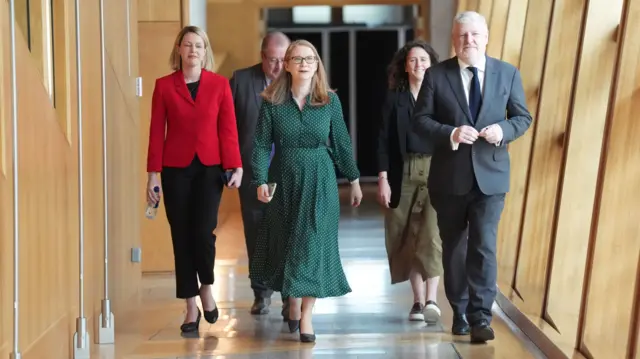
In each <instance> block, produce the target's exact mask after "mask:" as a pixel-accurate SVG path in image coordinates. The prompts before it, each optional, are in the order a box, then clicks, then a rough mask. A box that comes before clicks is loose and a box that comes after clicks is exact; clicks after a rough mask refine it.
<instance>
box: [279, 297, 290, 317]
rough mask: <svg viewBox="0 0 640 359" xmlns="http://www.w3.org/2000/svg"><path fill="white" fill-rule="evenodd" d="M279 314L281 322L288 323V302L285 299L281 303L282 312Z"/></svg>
mask: <svg viewBox="0 0 640 359" xmlns="http://www.w3.org/2000/svg"><path fill="white" fill-rule="evenodd" d="M280 314H282V321H283V322H288V321H289V301H288V300H287V299H285V302H284V303H282V311H281V312H280Z"/></svg>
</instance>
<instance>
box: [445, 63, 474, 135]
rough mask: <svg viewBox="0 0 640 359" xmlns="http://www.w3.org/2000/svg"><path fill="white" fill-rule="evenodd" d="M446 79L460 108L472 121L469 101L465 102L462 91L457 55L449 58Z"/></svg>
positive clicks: (471, 121) (465, 97) (465, 98)
mask: <svg viewBox="0 0 640 359" xmlns="http://www.w3.org/2000/svg"><path fill="white" fill-rule="evenodd" d="M447 79H448V80H449V85H451V89H452V90H453V94H454V95H455V96H456V99H457V100H458V104H459V105H460V109H462V112H464V114H465V115H466V116H467V119H468V120H469V122H470V123H473V120H472V118H471V112H469V103H468V102H467V96H466V95H465V93H464V87H462V78H461V77H460V66H459V65H458V58H457V57H454V58H452V59H451V63H450V65H449V69H448V71H447Z"/></svg>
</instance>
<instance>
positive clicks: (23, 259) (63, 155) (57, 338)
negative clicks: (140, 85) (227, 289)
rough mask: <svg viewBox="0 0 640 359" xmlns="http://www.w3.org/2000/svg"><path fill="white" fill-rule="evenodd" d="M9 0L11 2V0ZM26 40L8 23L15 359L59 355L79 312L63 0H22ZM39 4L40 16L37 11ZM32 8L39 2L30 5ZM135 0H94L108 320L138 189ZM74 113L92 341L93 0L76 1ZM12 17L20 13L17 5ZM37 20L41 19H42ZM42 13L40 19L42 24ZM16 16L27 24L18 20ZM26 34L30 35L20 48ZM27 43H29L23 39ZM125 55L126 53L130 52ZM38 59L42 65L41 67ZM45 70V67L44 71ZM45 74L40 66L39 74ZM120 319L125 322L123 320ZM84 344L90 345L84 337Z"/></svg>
mask: <svg viewBox="0 0 640 359" xmlns="http://www.w3.org/2000/svg"><path fill="white" fill-rule="evenodd" d="M16 3H19V2H18V1H16ZM30 3H31V5H33V6H32V8H31V10H32V11H33V12H32V13H31V15H30V16H31V18H30V21H29V23H30V24H31V28H30V29H29V30H30V36H27V34H26V33H25V31H24V30H25V28H24V26H16V51H17V53H16V57H17V91H18V109H17V110H18V111H17V113H18V144H19V161H18V162H19V163H18V171H19V172H18V174H19V196H20V202H19V205H20V211H19V219H20V224H19V229H20V257H19V266H20V273H21V275H20V285H19V288H20V290H19V293H20V330H19V334H20V337H19V338H20V351H21V353H22V357H23V358H24V359H41V358H47V359H58V358H60V359H63V358H64V359H68V358H70V357H72V352H73V346H72V336H73V333H74V332H75V330H76V327H75V320H76V318H77V317H78V316H79V313H78V306H79V298H78V296H79V294H78V288H79V274H78V256H79V254H78V251H79V245H78V238H79V224H78V160H77V159H78V152H77V144H78V129H77V126H76V123H77V122H76V121H77V119H76V114H77V107H76V106H77V95H76V94H77V92H76V89H77V88H76V60H75V51H76V45H75V41H76V38H75V36H76V31H75V2H74V1H73V0H52V1H31V2H30ZM46 6H50V12H51V14H50V15H51V16H50V17H47V16H43V14H44V13H43V12H42V11H43V10H42V9H45V8H46ZM37 9H39V10H37ZM136 9H137V7H136V2H135V1H129V0H108V2H107V3H106V5H105V14H104V15H105V16H104V17H105V31H106V35H105V38H106V101H107V116H108V118H107V121H108V128H107V135H108V139H109V141H108V144H107V148H108V186H109V190H110V195H109V197H108V200H109V204H110V205H109V213H108V214H109V222H108V228H109V233H110V238H109V239H110V246H109V252H110V258H109V261H110V281H111V283H110V295H109V296H110V299H111V303H112V306H113V308H112V311H113V312H114V314H115V316H116V321H117V320H118V319H117V318H118V314H119V313H122V312H123V311H124V310H125V309H126V308H127V307H128V306H129V305H134V304H135V303H136V302H137V301H138V294H139V284H140V268H139V266H138V265H137V264H135V263H131V261H130V252H131V248H132V247H138V246H139V244H138V242H139V221H140V219H141V218H142V213H143V208H142V205H143V197H142V196H143V195H144V192H143V191H141V190H140V187H139V186H138V176H139V173H140V171H139V170H138V168H139V167H140V166H141V165H140V163H139V162H140V161H139V155H138V154H139V151H138V99H137V97H136V95H135V77H136V76H137V75H136V74H137V71H138V61H137V56H132V51H131V50H132V49H137V27H136V26H131V25H132V24H134V22H135V19H136V17H135V14H136ZM80 12H81V13H80V14H81V55H82V59H81V61H82V98H83V103H82V114H83V120H84V125H83V127H84V129H83V132H84V134H83V141H84V148H83V154H84V161H83V162H84V181H83V182H84V189H85V191H84V206H85V210H84V218H85V223H84V233H85V247H84V256H85V272H84V298H85V313H84V315H85V317H87V318H88V320H89V323H88V328H89V333H90V335H91V341H93V340H94V339H95V337H96V333H95V331H94V329H93V328H94V320H95V319H96V318H97V316H98V314H99V313H100V301H101V299H102V298H104V293H103V283H104V273H103V266H104V250H103V246H104V236H103V218H104V213H103V199H102V194H103V187H102V179H103V170H102V166H103V161H102V148H103V146H102V109H101V106H102V105H101V103H102V102H101V101H102V92H101V66H100V21H99V2H98V1H84V0H83V1H81V5H80ZM17 15H18V16H27V14H26V13H22V12H21V13H18V12H17ZM45 20H46V21H45ZM49 21H50V23H49ZM18 22H19V23H22V24H24V23H27V22H26V21H24V22H23V21H21V20H20V19H18ZM28 39H31V40H32V41H31V45H32V46H31V49H30V48H29V46H28V45H29V43H28V41H27V40H28ZM9 42H10V37H9V6H8V1H7V0H0V357H2V358H8V357H9V352H11V351H12V349H13V348H12V338H13V326H12V320H13V313H12V312H13V297H12V296H13V211H12V208H13V206H12V188H13V181H12V178H13V173H12V152H11V149H12V136H11V133H12V121H11V86H10V85H11V83H10V57H9V56H10V53H9ZM34 44H36V45H38V46H33V45H34ZM134 54H135V52H134ZM43 64H44V65H43ZM43 69H45V70H43ZM47 70H50V71H51V72H50V73H49V72H47ZM120 318H122V319H121V320H123V319H124V317H122V316H121V317H120ZM92 345H94V344H92Z"/></svg>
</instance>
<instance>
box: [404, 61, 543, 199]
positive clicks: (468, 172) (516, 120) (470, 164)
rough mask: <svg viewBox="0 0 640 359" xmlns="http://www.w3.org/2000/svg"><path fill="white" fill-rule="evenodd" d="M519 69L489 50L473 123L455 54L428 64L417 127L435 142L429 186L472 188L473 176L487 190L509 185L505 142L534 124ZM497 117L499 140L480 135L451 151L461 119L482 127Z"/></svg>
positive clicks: (418, 104)
mask: <svg viewBox="0 0 640 359" xmlns="http://www.w3.org/2000/svg"><path fill="white" fill-rule="evenodd" d="M531 121H532V118H531V114H530V113H529V111H528V110H527V104H526V99H525V95H524V90H523V88H522V80H521V78H520V72H519V71H518V69H516V68H515V67H514V66H512V65H510V64H508V63H506V62H503V61H500V60H498V59H494V58H492V57H488V56H487V62H486V68H485V78H484V88H483V100H482V107H481V108H480V113H479V115H478V119H477V121H476V122H475V123H474V122H473V120H472V117H471V114H470V112H469V105H468V102H467V99H466V97H465V93H464V88H463V85H462V78H461V76H460V66H459V64H458V59H457V57H454V58H451V59H449V60H446V61H443V62H441V63H439V64H437V65H435V66H432V67H430V68H429V69H428V70H427V72H426V73H425V78H424V81H423V82H422V88H421V89H420V95H419V96H418V100H417V101H416V108H415V111H414V120H413V127H414V129H415V130H416V132H417V133H420V134H423V135H425V136H428V137H429V138H431V139H433V140H434V141H435V143H436V149H435V152H434V154H433V157H432V158H431V170H430V171H429V181H428V186H429V189H430V190H431V191H438V192H442V193H446V194H453V195H463V194H466V193H468V192H469V191H470V190H471V189H472V188H473V181H474V177H475V179H476V180H477V182H478V187H479V188H480V190H481V191H482V192H483V193H484V194H486V195H493V194H502V193H507V192H508V191H509V173H510V160H509V152H508V151H507V144H509V143H510V142H512V141H514V140H515V139H517V138H518V137H520V136H522V135H523V134H524V133H525V131H526V130H527V129H528V128H529V126H530V125H531ZM494 123H497V124H498V125H499V126H500V127H501V128H502V132H503V140H502V143H501V144H500V145H499V146H495V145H492V144H490V143H488V142H487V141H485V140H484V139H483V138H478V140H476V141H475V142H474V144H473V145H465V144H460V145H459V147H458V150H457V151H453V150H452V148H451V144H450V138H451V133H452V131H453V130H454V129H455V128H456V127H458V126H462V125H468V126H472V127H474V128H475V129H476V130H478V131H480V130H482V129H483V128H484V127H486V126H489V125H491V124H494Z"/></svg>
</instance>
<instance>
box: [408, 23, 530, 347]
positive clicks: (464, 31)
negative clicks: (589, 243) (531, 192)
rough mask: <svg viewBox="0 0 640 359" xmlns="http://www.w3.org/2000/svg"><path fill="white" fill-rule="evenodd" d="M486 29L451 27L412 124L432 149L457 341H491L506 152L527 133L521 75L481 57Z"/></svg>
mask: <svg viewBox="0 0 640 359" xmlns="http://www.w3.org/2000/svg"><path fill="white" fill-rule="evenodd" d="M488 41H489V29H488V26H487V22H486V20H485V18H484V17H483V16H482V15H480V14H478V13H476V12H472V11H467V12H463V13H460V14H458V15H457V16H456V17H455V19H454V25H453V30H452V43H453V46H454V49H455V53H456V56H455V57H453V58H451V59H448V60H446V61H443V62H441V63H439V64H437V65H435V66H432V67H430V68H429V69H428V70H427V72H426V74H425V78H424V81H423V82H422V88H421V90H420V93H419V95H418V98H417V100H416V107H415V111H414V117H413V127H414V129H415V131H416V132H417V133H418V134H419V135H421V136H424V137H428V138H429V139H430V140H432V141H434V142H435V143H436V144H437V147H436V150H435V153H434V154H433V157H432V159H431V170H430V172H429V179H428V187H429V195H430V197H431V203H432V205H433V207H434V208H435V210H436V212H437V215H438V227H439V230H440V236H441V238H442V257H443V266H444V284H445V292H446V294H447V299H448V300H449V303H450V304H451V307H452V308H453V314H454V318H453V326H452V333H453V334H454V335H466V334H469V333H470V334H471V341H472V342H486V341H488V340H492V339H494V337H495V335H494V332H493V329H492V328H491V319H492V313H491V307H492V304H493V302H494V300H495V297H496V291H497V288H496V277H497V260H496V237H497V232H498V222H499V221H500V216H501V214H502V210H503V208H504V200H505V195H506V193H507V192H508V191H509V172H510V160H509V152H508V151H507V145H508V144H509V143H511V142H513V141H514V140H515V139H517V138H518V137H520V136H522V135H523V134H524V133H525V132H526V131H527V129H528V128H529V126H530V125H531V121H532V118H531V114H530V113H529V111H528V110H527V104H526V99H525V94H524V90H523V87H522V80H521V78H520V72H519V71H518V69H516V68H515V67H514V66H512V65H510V64H508V63H506V62H503V61H501V60H498V59H495V58H492V57H489V56H487V55H486V48H487V43H488Z"/></svg>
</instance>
